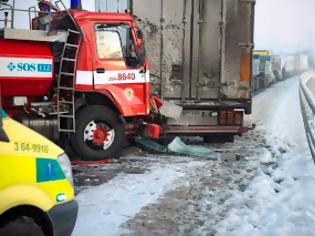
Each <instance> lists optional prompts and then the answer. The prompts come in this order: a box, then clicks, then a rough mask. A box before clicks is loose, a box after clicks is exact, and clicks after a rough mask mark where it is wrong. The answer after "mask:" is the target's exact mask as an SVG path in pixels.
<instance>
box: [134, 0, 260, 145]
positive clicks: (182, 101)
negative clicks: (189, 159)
mask: <svg viewBox="0 0 315 236" xmlns="http://www.w3.org/2000/svg"><path fill="white" fill-rule="evenodd" d="M129 6H130V10H131V12H132V13H133V14H134V15H135V17H136V19H137V21H138V25H139V27H140V28H142V29H143V32H144V35H145V41H146V50H147V54H148V57H149V59H150V63H151V81H153V82H152V83H153V84H152V87H153V88H154V89H152V91H153V92H154V93H155V94H157V95H159V96H160V97H161V98H162V99H163V100H164V101H168V102H173V103H175V104H177V105H179V106H181V107H182V108H183V112H182V113H181V116H180V117H179V118H168V119H164V120H163V129H162V130H163V131H164V133H165V134H166V135H186V134H187V135H191V134H193V135H200V136H204V137H205V138H206V139H210V140H211V138H213V137H218V135H224V136H227V137H230V138H232V137H233V136H234V135H235V134H239V133H242V132H243V131H244V130H245V129H244V127H243V118H244V114H250V113H251V106H252V103H251V98H252V97H251V73H252V72H251V70H252V61H251V58H252V51H253V30H254V7H255V1H254V0H172V1H165V0H160V1H156V0H137V1H131V2H130V3H129Z"/></svg>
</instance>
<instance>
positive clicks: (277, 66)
mask: <svg viewBox="0 0 315 236" xmlns="http://www.w3.org/2000/svg"><path fill="white" fill-rule="evenodd" d="M282 68H283V65H282V58H281V56H280V55H272V56H271V69H272V73H273V76H274V78H275V81H281V80H283V76H282Z"/></svg>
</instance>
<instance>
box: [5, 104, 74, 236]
mask: <svg viewBox="0 0 315 236" xmlns="http://www.w3.org/2000/svg"><path fill="white" fill-rule="evenodd" d="M77 213H78V204H77V202H76V201H75V200H74V189H73V177H72V168H71V163H70V161H69V158H68V156H67V155H66V154H65V153H64V151H63V150H62V149H60V148H59V147H58V146H56V145H55V144H53V143H52V142H51V141H49V140H48V139H46V138H44V137H43V136H41V135H39V134H38V133H36V132H34V131H32V130H31V129H29V128H27V127H25V126H23V125H21V124H20V123H18V122H16V121H14V120H13V119H11V118H9V117H8V116H7V114H6V113H5V112H4V110H3V109H2V108H1V107H0V235H1V236H2V235H3V236H4V235H5V236H11V235H12V236H15V235H21V236H24V235H25V236H28V235H29V236H68V235H71V233H72V231H73V228H74V226H75V222H76V218H77Z"/></svg>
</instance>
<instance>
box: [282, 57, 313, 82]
mask: <svg viewBox="0 0 315 236" xmlns="http://www.w3.org/2000/svg"><path fill="white" fill-rule="evenodd" d="M308 68H309V56H308V55H306V54H292V55H287V56H286V57H285V65H284V69H283V74H284V77H285V78H289V77H291V76H295V75H298V74H301V73H303V72H304V71H306V70H307V69H308Z"/></svg>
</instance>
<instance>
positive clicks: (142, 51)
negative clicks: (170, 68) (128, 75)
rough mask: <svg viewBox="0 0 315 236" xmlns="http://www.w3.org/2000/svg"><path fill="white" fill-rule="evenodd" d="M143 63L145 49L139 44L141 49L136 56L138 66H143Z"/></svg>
mask: <svg viewBox="0 0 315 236" xmlns="http://www.w3.org/2000/svg"><path fill="white" fill-rule="evenodd" d="M144 63H145V47H144V44H141V48H140V50H139V55H138V65H140V66H143V65H144Z"/></svg>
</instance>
